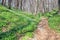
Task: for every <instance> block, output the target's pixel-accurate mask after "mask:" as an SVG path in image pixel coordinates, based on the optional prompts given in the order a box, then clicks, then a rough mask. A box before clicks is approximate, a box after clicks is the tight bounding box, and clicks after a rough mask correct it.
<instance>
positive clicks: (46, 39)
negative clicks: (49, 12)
mask: <svg viewBox="0 0 60 40" xmlns="http://www.w3.org/2000/svg"><path fill="white" fill-rule="evenodd" d="M27 40H60V35H59V34H57V33H56V32H55V31H54V30H52V29H50V28H49V25H48V19H47V18H44V17H43V18H42V19H41V21H40V23H39V24H38V26H37V30H35V32H34V37H33V38H28V39H27Z"/></svg>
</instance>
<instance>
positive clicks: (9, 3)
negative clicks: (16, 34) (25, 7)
mask: <svg viewBox="0 0 60 40" xmlns="http://www.w3.org/2000/svg"><path fill="white" fill-rule="evenodd" d="M11 2H12V0H8V6H9V9H11Z"/></svg>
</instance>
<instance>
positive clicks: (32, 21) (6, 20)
mask: <svg viewBox="0 0 60 40" xmlns="http://www.w3.org/2000/svg"><path fill="white" fill-rule="evenodd" d="M25 13H26V12H22V11H20V12H19V11H18V12H17V11H15V10H10V9H7V8H5V7H3V6H1V5H0V40H18V38H17V37H18V36H17V33H18V34H20V35H22V34H23V35H25V36H29V37H32V34H33V33H32V32H33V31H34V30H35V29H36V26H37V24H38V21H37V19H38V18H36V17H35V16H34V15H32V14H30V15H28V14H27V13H26V14H25ZM38 20H39V19H38ZM3 27H4V28H5V29H6V32H3V30H2V28H3Z"/></svg>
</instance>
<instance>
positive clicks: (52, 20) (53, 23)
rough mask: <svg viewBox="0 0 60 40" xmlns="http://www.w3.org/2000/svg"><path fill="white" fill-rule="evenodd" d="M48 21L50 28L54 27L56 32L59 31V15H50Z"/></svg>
mask: <svg viewBox="0 0 60 40" xmlns="http://www.w3.org/2000/svg"><path fill="white" fill-rule="evenodd" d="M48 22H49V26H50V28H51V29H54V30H55V31H56V32H60V15H55V16H53V17H50V18H49V19H48Z"/></svg>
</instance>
